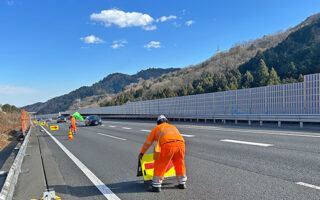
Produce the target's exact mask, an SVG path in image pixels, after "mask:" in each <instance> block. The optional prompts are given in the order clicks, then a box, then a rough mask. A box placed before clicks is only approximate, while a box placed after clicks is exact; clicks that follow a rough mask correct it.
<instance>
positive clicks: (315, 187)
mask: <svg viewBox="0 0 320 200" xmlns="http://www.w3.org/2000/svg"><path fill="white" fill-rule="evenodd" d="M296 184H298V185H302V186H305V187H309V188H313V189H317V190H320V187H319V186H316V185H311V184H309V183H304V182H297V183H296Z"/></svg>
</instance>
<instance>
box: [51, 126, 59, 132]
mask: <svg viewBox="0 0 320 200" xmlns="http://www.w3.org/2000/svg"><path fill="white" fill-rule="evenodd" d="M50 130H52V131H56V130H59V126H58V125H54V126H50Z"/></svg>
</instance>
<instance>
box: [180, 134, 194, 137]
mask: <svg viewBox="0 0 320 200" xmlns="http://www.w3.org/2000/svg"><path fill="white" fill-rule="evenodd" d="M181 135H182V136H183V137H194V136H195V135H187V134H181Z"/></svg>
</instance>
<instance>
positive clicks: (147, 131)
mask: <svg viewBox="0 0 320 200" xmlns="http://www.w3.org/2000/svg"><path fill="white" fill-rule="evenodd" d="M140 131H144V132H151V130H146V129H142V130H140Z"/></svg>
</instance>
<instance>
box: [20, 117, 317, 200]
mask: <svg viewBox="0 0 320 200" xmlns="http://www.w3.org/2000/svg"><path fill="white" fill-rule="evenodd" d="M173 124H174V125H176V126H177V127H178V129H179V130H180V132H181V133H182V134H183V136H184V138H185V141H186V167H187V176H188V182H187V187H188V188H187V189H186V190H179V189H177V188H176V187H175V186H176V181H175V180H167V181H165V183H164V185H163V190H162V192H161V193H152V192H148V191H147V188H148V185H146V184H145V183H144V182H143V181H142V177H136V172H137V156H138V154H139V151H140V149H141V147H142V145H143V142H144V140H145V138H146V137H147V136H148V134H149V132H150V130H151V129H152V128H153V127H154V126H155V125H156V124H155V122H151V121H126V120H117V121H116V120H109V121H103V124H102V126H89V127H86V126H84V125H83V124H82V123H80V124H79V125H78V131H77V134H76V135H75V136H74V140H68V126H69V124H59V125H60V130H58V131H51V130H49V129H48V128H45V127H43V128H41V127H37V128H36V129H35V130H37V131H35V134H34V137H35V136H36V137H38V138H39V143H40V144H41V145H40V146H41V148H43V150H42V151H43V152H46V153H45V155H47V156H48V157H47V158H45V159H44V167H45V171H47V174H48V175H47V176H48V178H47V179H48V185H49V187H52V188H54V189H55V191H56V193H57V195H58V196H60V197H62V199H153V200H154V199H175V200H177V199H218V200H220V199H228V200H229V199H297V200H298V199H299V200H301V199H306V200H311V199H317V200H318V199H320V174H319V172H320V157H319V155H320V154H319V153H320V133H317V132H316V131H310V130H309V131H306V130H304V129H301V130H300V129H297V130H292V129H284V128H282V129H276V128H261V127H249V126H235V125H232V126H230V125H224V126H223V125H215V124H210V125H208V124H190V123H179V122H173ZM42 129H46V131H40V130H42ZM148 153H152V148H150V150H149V151H148ZM46 162H47V163H46ZM50 163H51V164H50ZM53 168H54V169H53ZM18 190H20V192H21V191H22V190H23V186H19V187H18ZM16 193H17V194H18V193H19V191H16Z"/></svg>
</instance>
